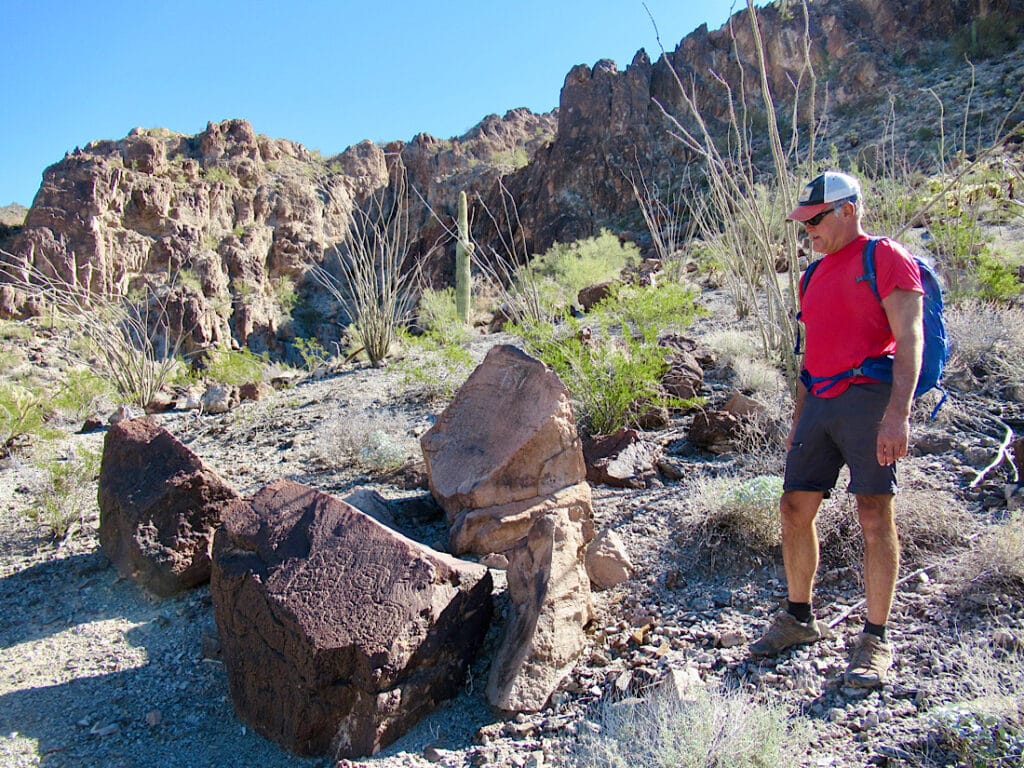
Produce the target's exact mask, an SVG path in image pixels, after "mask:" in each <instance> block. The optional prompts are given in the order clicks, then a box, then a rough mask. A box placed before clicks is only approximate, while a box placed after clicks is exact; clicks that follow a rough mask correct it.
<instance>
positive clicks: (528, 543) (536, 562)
mask: <svg viewBox="0 0 1024 768" xmlns="http://www.w3.org/2000/svg"><path fill="white" fill-rule="evenodd" d="M585 547H586V541H585V540H584V538H583V535H582V530H581V528H580V525H579V523H578V522H576V521H574V520H571V519H570V517H569V514H568V512H566V511H565V510H558V511H555V512H552V513H550V514H547V515H545V516H544V517H541V518H538V519H537V520H536V521H535V522H534V524H533V527H532V528H531V529H530V532H529V535H528V536H527V537H526V538H525V539H524V540H523V541H522V542H520V543H519V544H518V545H517V546H516V547H515V548H513V549H512V550H510V551H509V564H508V592H509V597H510V598H511V600H512V603H513V605H514V606H515V619H514V620H513V622H512V624H511V626H509V627H508V630H507V631H506V632H505V636H504V638H503V640H502V644H501V648H500V649H499V650H498V653H497V655H496V656H495V658H494V660H493V661H492V662H491V671H490V675H489V678H488V682H487V700H488V701H489V702H490V703H491V705H493V706H495V707H497V708H498V709H502V710H506V711H510V712H536V711H538V710H540V709H542V708H543V707H544V705H545V704H546V703H547V701H548V698H550V696H551V694H552V693H553V692H554V691H555V689H556V688H557V687H558V684H559V683H560V682H561V681H562V679H563V678H564V677H565V676H566V675H567V674H568V673H569V671H570V670H571V669H572V667H573V665H574V664H575V662H576V659H577V657H578V656H579V655H580V653H581V652H582V650H583V648H584V647H585V646H586V643H587V637H586V633H585V632H584V629H583V628H584V626H585V625H586V624H587V623H588V622H589V621H590V619H591V618H592V616H593V608H592V604H591V600H590V580H589V578H588V577H587V571H586V568H585V567H584V550H585Z"/></svg>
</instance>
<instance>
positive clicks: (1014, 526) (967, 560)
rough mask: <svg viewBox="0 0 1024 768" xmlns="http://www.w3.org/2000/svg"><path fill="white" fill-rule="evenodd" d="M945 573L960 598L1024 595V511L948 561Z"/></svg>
mask: <svg viewBox="0 0 1024 768" xmlns="http://www.w3.org/2000/svg"><path fill="white" fill-rule="evenodd" d="M945 572H946V576H947V579H948V582H949V583H950V584H952V585H954V586H953V587H952V592H953V593H954V594H956V595H958V596H960V597H964V598H970V597H972V596H986V595H991V594H997V595H1008V596H1012V597H1016V598H1018V599H1020V598H1024V514H1021V513H1020V512H1017V513H1016V514H1015V515H1014V516H1013V517H1010V518H1009V519H1007V520H1004V521H1002V522H996V523H993V524H992V525H991V526H990V527H989V528H988V529H987V530H986V531H984V533H982V534H981V535H980V536H979V537H978V538H977V539H976V540H975V541H974V542H972V546H971V548H970V550H969V551H967V552H965V553H964V554H962V555H961V556H959V557H956V558H954V559H951V560H948V561H947V562H946V567H945Z"/></svg>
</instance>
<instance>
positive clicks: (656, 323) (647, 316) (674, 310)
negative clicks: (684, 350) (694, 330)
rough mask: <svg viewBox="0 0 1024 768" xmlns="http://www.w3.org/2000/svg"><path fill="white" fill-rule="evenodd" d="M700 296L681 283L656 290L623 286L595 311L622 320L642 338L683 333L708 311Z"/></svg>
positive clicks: (659, 286)
mask: <svg viewBox="0 0 1024 768" xmlns="http://www.w3.org/2000/svg"><path fill="white" fill-rule="evenodd" d="M696 298H697V292H696V291H695V290H694V289H692V288H688V287H687V286H684V285H682V284H681V283H677V282H671V281H666V282H662V283H659V284H657V285H655V286H653V287H643V286H636V285H627V286H623V287H622V288H621V289H619V290H618V291H616V292H615V295H614V296H611V297H609V298H607V299H605V300H604V301H602V302H600V303H599V304H598V305H597V307H596V308H595V309H596V311H597V312H600V313H602V314H604V315H606V316H609V317H613V318H622V320H624V321H626V322H627V323H629V325H630V326H631V327H632V329H633V332H634V333H636V334H637V335H640V336H647V337H650V336H656V335H657V334H659V333H665V332H668V331H682V330H684V329H685V328H687V327H689V325H690V324H691V323H692V322H693V320H694V319H695V318H696V317H697V316H698V315H701V314H704V310H703V309H702V308H700V307H698V306H697V304H696Z"/></svg>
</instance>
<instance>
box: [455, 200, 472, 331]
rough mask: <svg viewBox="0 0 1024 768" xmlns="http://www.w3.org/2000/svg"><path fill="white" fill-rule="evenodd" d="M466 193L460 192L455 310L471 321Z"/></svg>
mask: <svg viewBox="0 0 1024 768" xmlns="http://www.w3.org/2000/svg"><path fill="white" fill-rule="evenodd" d="M467 209H468V206H467V204H466V193H465V192H459V223H458V226H459V238H458V240H457V241H456V242H455V311H456V313H457V314H458V316H459V322H462V323H467V322H469V300H470V294H471V292H472V285H471V282H470V276H469V261H470V255H471V254H472V252H473V244H472V243H471V242H470V241H469V212H468V210H467Z"/></svg>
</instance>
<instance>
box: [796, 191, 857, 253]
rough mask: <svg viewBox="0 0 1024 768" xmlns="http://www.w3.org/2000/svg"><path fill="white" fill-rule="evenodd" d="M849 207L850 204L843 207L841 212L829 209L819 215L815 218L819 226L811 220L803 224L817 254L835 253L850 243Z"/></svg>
mask: <svg viewBox="0 0 1024 768" xmlns="http://www.w3.org/2000/svg"><path fill="white" fill-rule="evenodd" d="M847 205H849V203H846V204H844V205H843V206H841V207H840V209H839V210H835V209H832V208H827V209H826V210H825V211H824V212H823V213H819V214H818V216H816V217H814V218H817V219H818V223H817V224H813V223H811V221H810V220H809V221H805V222H803V225H804V229H805V230H806V231H807V236H808V237H809V238H810V239H811V248H812V249H813V250H814V252H815V253H822V254H827V253H834V252H835V251H838V250H839V249H840V248H842V247H843V246H844V245H846V244H847V243H848V242H849V237H848V233H847V227H846V221H845V213H846V207H847ZM819 217H820V218H819Z"/></svg>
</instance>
